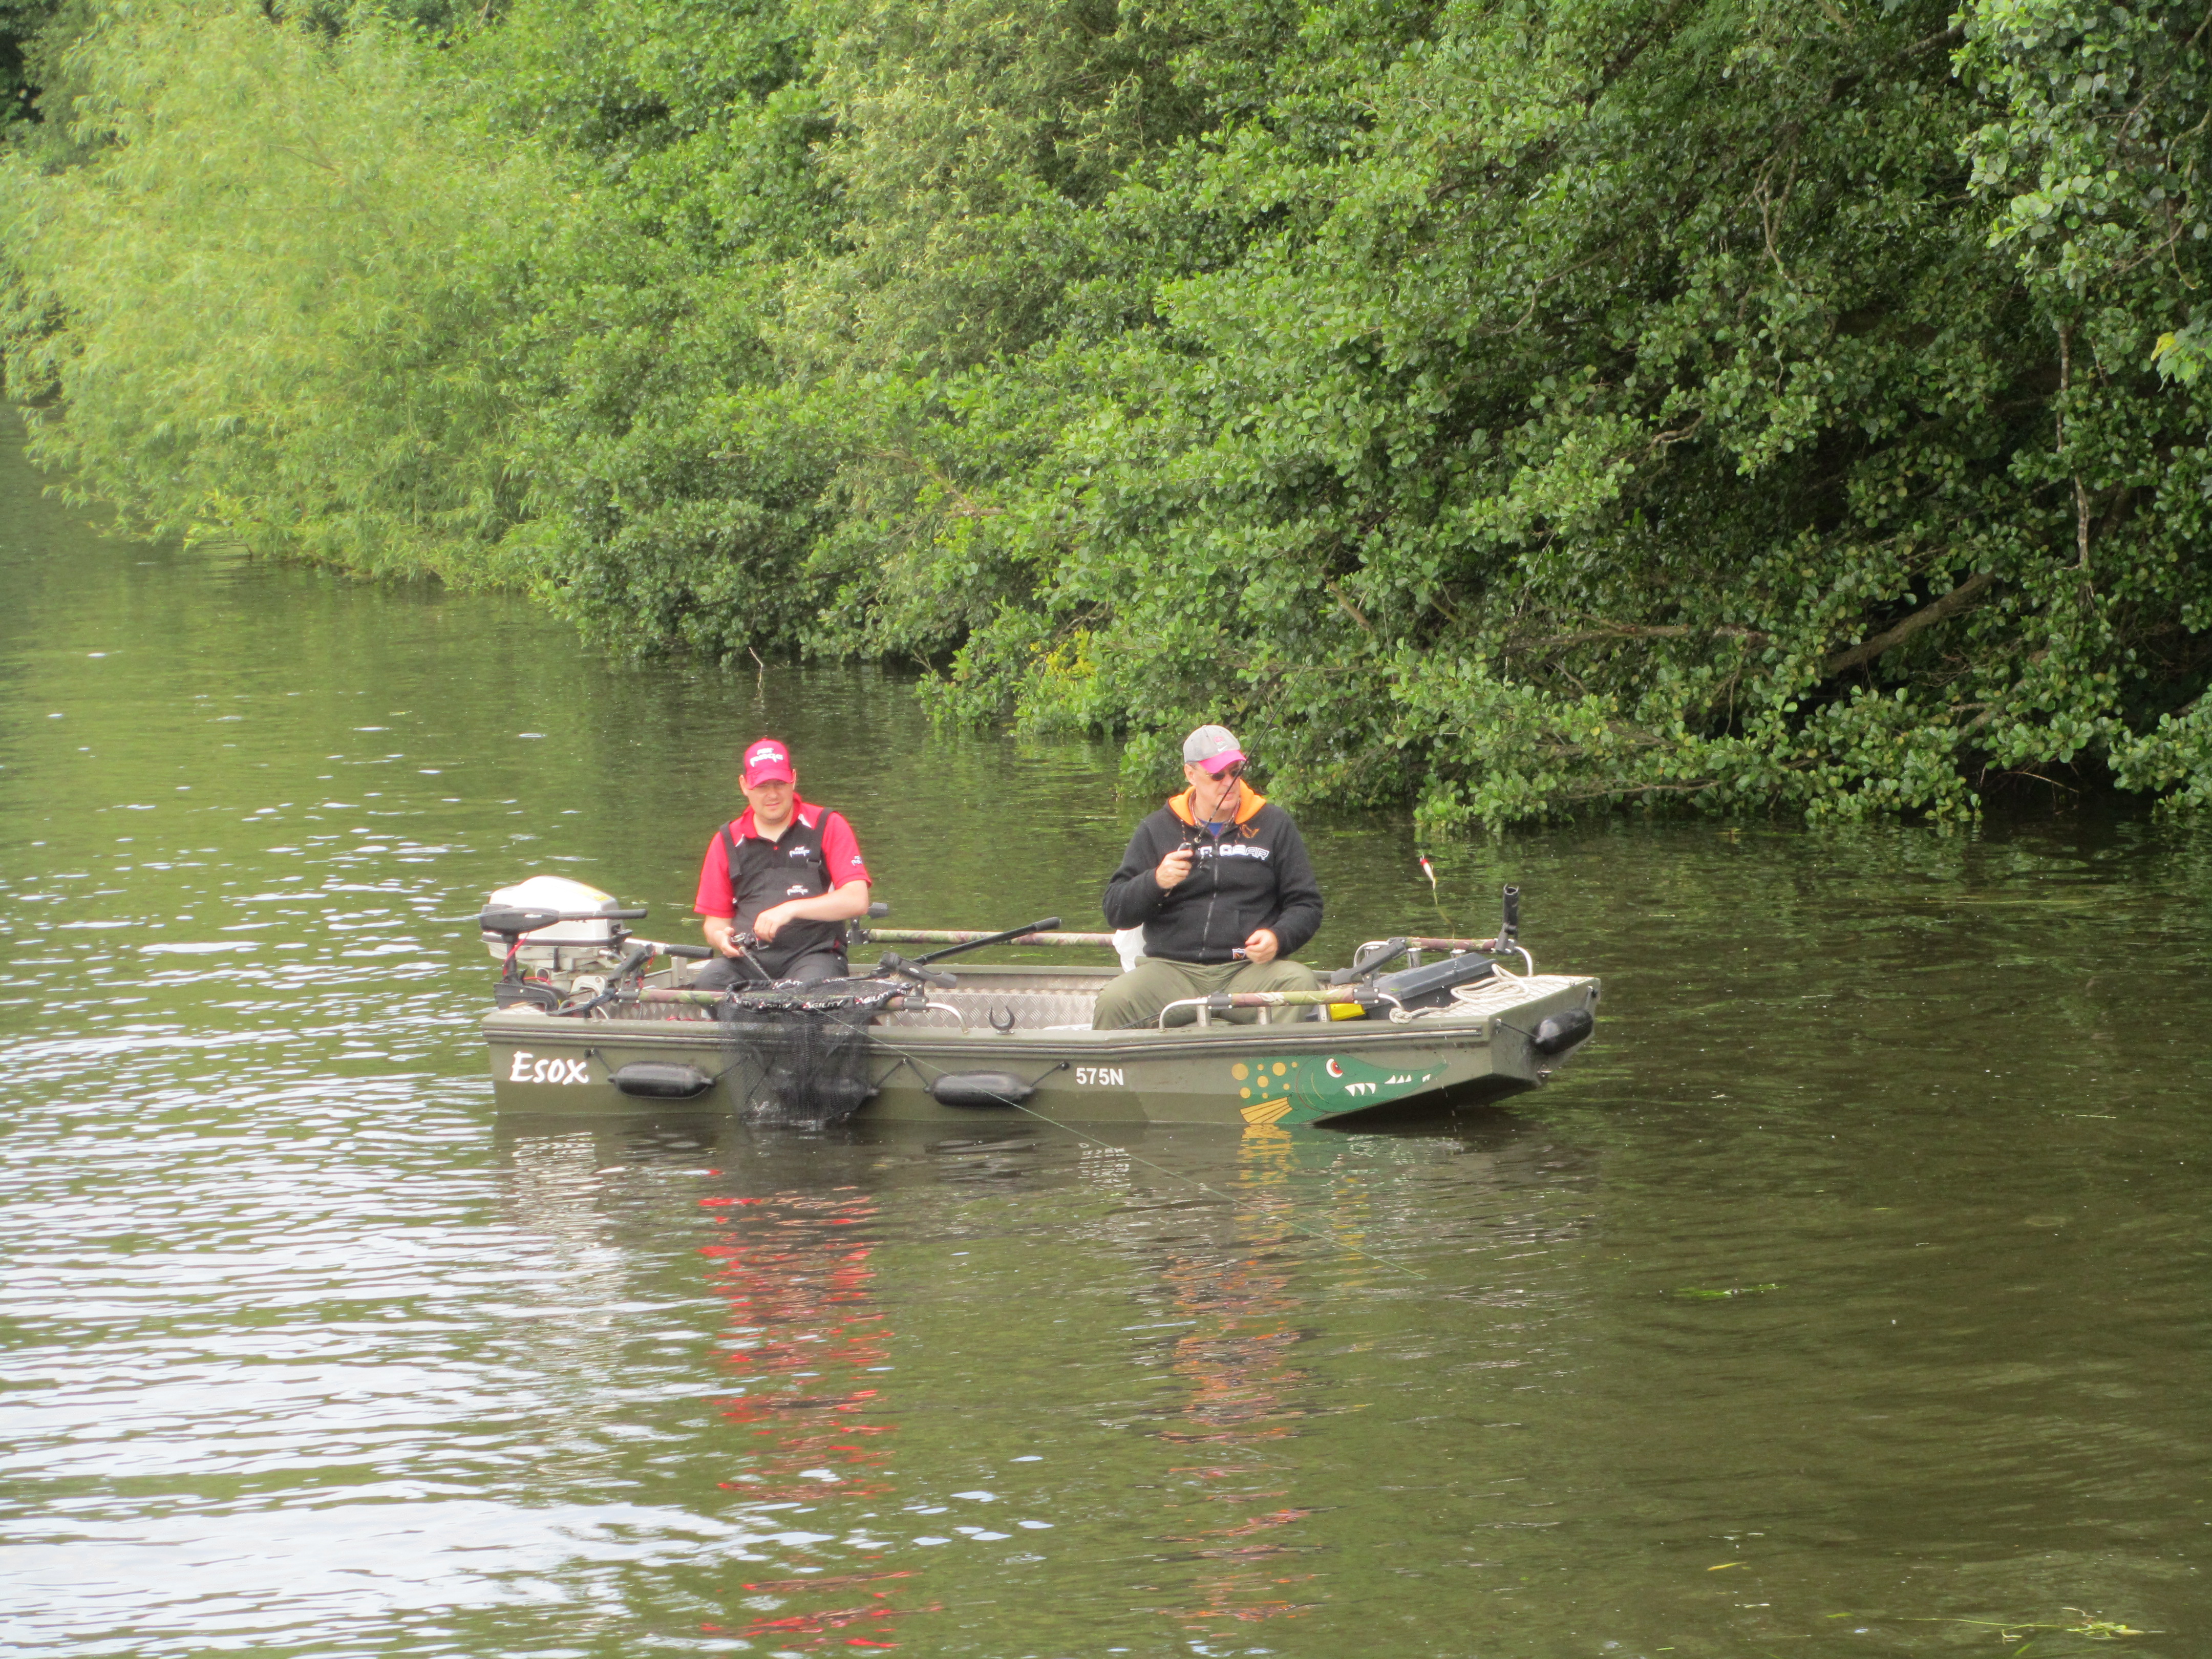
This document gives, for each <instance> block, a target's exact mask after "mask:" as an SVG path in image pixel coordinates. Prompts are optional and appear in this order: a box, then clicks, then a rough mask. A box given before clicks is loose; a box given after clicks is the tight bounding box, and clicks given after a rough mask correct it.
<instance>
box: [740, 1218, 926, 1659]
mask: <svg viewBox="0 0 2212 1659" xmlns="http://www.w3.org/2000/svg"><path fill="white" fill-rule="evenodd" d="M699 1202H700V1205H701V1206H702V1208H704V1209H706V1210H707V1211H708V1212H709V1213H710V1215H711V1217H712V1218H713V1221H714V1225H715V1230H716V1233H717V1238H716V1242H714V1243H711V1244H707V1245H703V1246H702V1247H701V1249H700V1254H701V1255H702V1256H704V1257H706V1258H707V1259H708V1261H710V1262H712V1263H713V1264H714V1265H713V1267H712V1269H711V1271H710V1273H709V1276H708V1278H709V1283H710V1285H711V1286H712V1288H713V1290H714V1293H715V1294H716V1295H717V1296H719V1297H721V1299H722V1300H723V1301H724V1302H725V1303H726V1304H728V1307H729V1310H730V1323H729V1325H728V1327H727V1328H726V1332H725V1346H724V1347H723V1349H722V1352H720V1355H719V1356H718V1359H719V1363H720V1364H721V1365H722V1366H723V1367H724V1368H725V1369H726V1370H728V1371H730V1372H731V1373H732V1374H733V1375H734V1376H736V1377H738V1379H739V1380H740V1383H741V1387H740V1388H739V1390H738V1392H737V1393H734V1394H732V1395H728V1396H727V1397H726V1398H723V1399H720V1400H718V1401H715V1402H714V1405H715V1407H716V1408H717V1409H718V1410H719V1411H720V1413H721V1415H722V1417H723V1419H725V1420H726V1421H727V1422H728V1423H730V1424H732V1425H735V1426H737V1427H738V1428H740V1429H742V1430H744V1431H745V1433H746V1435H747V1437H748V1440H747V1444H746V1447H745V1455H744V1458H743V1460H742V1461H743V1463H744V1468H742V1469H741V1470H738V1471H737V1472H735V1473H734V1474H732V1478H731V1479H729V1480H724V1481H722V1482H720V1486H721V1487H722V1490H724V1491H725V1492H728V1493H730V1494H731V1496H732V1498H733V1499H735V1500H736V1501H737V1502H738V1504H739V1505H740V1507H741V1508H742V1509H743V1510H746V1511H748V1512H750V1513H751V1514H752V1515H753V1516H755V1517H756V1518H757V1520H759V1521H762V1522H775V1521H777V1520H779V1519H780V1518H781V1516H792V1515H801V1516H803V1515H805V1514H806V1513H808V1512H809V1511H810V1510H812V1509H813V1508H815V1507H816V1506H817V1505H819V1504H823V1503H825V1502H829V1503H836V1504H843V1505H852V1504H860V1503H864V1502H866V1501H869V1500H871V1499H874V1498H882V1497H884V1496H886V1495H887V1494H889V1493H890V1492H891V1491H892V1490H893V1483H892V1481H891V1480H890V1465H891V1442H890V1436H891V1435H892V1434H893V1432H894V1430H895V1425H892V1424H890V1423H889V1422H886V1421H884V1420H883V1417H884V1400H883V1398H882V1387H881V1379H882V1377H883V1376H884V1372H885V1371H886V1370H888V1368H889V1365H890V1334H891V1333H890V1328H889V1325H888V1322H887V1316H886V1315H885V1314H884V1310H882V1309H881V1308H879V1307H878V1306H876V1305H875V1298H874V1294H873V1279H874V1277H875V1270H874V1267H873V1266H872V1261H871V1258H872V1255H874V1253H875V1250H876V1248H877V1242H876V1239H875V1237H874V1236H873V1234H872V1231H871V1230H872V1227H873V1225H875V1224H876V1223H878V1221H879V1219H880V1211H881V1205H880V1202H879V1200H878V1198H877V1196H876V1195H875V1194H871V1193H866V1192H863V1191H861V1190H860V1189H859V1188H854V1187H842V1188H832V1189H830V1190H829V1191H826V1192H824V1191H819V1190H816V1191H805V1190H799V1189H786V1190H781V1191H774V1192H767V1193H763V1194H757V1195H752V1196H726V1195H714V1196H709V1197H706V1198H702V1199H701V1200H699ZM861 1559H862V1560H863V1561H866V1560H868V1559H881V1557H880V1553H877V1554H875V1555H874V1556H873V1557H871V1556H870V1555H869V1554H868V1553H866V1552H865V1551H864V1552H862V1554H861ZM817 1565H818V1564H817V1563H815V1562H812V1561H799V1562H795V1563H793V1567H794V1568H795V1569H797V1571H794V1572H793V1574H792V1575H791V1576H789V1577H772V1578H770V1577H764V1578H761V1579H756V1580H753V1581H750V1582H748V1583H744V1585H743V1586H742V1589H743V1590H744V1601H743V1605H744V1606H745V1607H749V1608H750V1609H751V1610H752V1612H753V1613H754V1615H755V1616H754V1617H753V1618H752V1619H751V1620H750V1622H748V1623H745V1624H743V1625H728V1626H717V1625H711V1624H710V1625H703V1626H702V1630H703V1631H705V1632H708V1633H709V1634H727V1635H730V1636H734V1637H736V1638H739V1639H740V1640H743V1641H747V1642H756V1643H768V1644H770V1645H772V1646H775V1647H777V1648H780V1649H786V1650H797V1651H800V1652H806V1651H811V1650H814V1649H817V1648H823V1647H828V1646H832V1645H834V1646H836V1647H838V1648H841V1649H855V1648H857V1649H869V1648H890V1647H896V1646H897V1645H898V1644H897V1642H896V1640H895V1639H894V1638H893V1635H892V1632H893V1630H894V1628H895V1626H896V1624H897V1622H898V1620H899V1618H900V1616H901V1614H902V1613H903V1612H905V1611H907V1608H906V1607H904V1606H903V1605H902V1603H901V1601H900V1600H899V1599H898V1598H899V1594H900V1591H901V1589H902V1583H901V1581H902V1580H906V1579H909V1578H911V1577H913V1576H914V1575H913V1573H912V1571H909V1570H904V1569H893V1568H889V1567H886V1568H884V1569H883V1570H881V1571H867V1570H863V1571H859V1572H847V1573H842V1574H836V1575H834V1576H817Z"/></svg>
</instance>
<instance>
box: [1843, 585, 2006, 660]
mask: <svg viewBox="0 0 2212 1659" xmlns="http://www.w3.org/2000/svg"><path fill="white" fill-rule="evenodd" d="M1995 580H1996V577H1994V576H1992V575H1990V573H1989V572H1988V571H1986V570H1977V571H1976V572H1975V573H1974V574H1972V575H1971V576H1969V577H1967V578H1966V580H1964V581H1962V582H1960V584H1959V585H1958V586H1956V587H1954V588H1953V589H1952V590H1951V591H1950V592H1948V593H1946V594H1945V595H1944V596H1943V597H1942V599H1936V600H1934V601H1932V602H1930V603H1929V604H1927V605H1922V606H1921V607H1920V609H1919V610H1917V611H1914V612H1913V613H1912V614H1911V616H1909V617H1905V620H1904V621H1902V622H1900V623H1897V624H1896V626H1894V627H1893V628H1888V629H1883V631H1882V632H1881V633H1879V634H1877V635H1875V636H1874V637H1873V638H1872V639H1870V640H1868V641H1864V642H1863V643H1862V644H1858V645H1855V646H1853V647H1851V648H1850V650H1848V651H1838V653H1836V654H1835V655H1834V656H1832V657H1830V658H1829V659H1827V660H1826V662H1824V663H1822V664H1821V665H1820V673H1821V675H1822V677H1823V678H1828V679H1833V678H1835V677H1836V676H1837V675H1838V674H1848V673H1850V671H1851V670H1853V669H1854V668H1863V667H1865V666H1866V665H1868V664H1869V663H1870V662H1872V661H1873V660H1874V659H1875V658H1876V657H1879V656H1880V655H1881V653H1883V652H1885V651H1889V650H1893V649H1894V648H1895V647H1898V646H1900V645H1903V644H1904V643H1905V641H1907V640H1909V639H1911V637H1912V636H1913V635H1915V634H1918V633H1922V632H1923V631H1925V630H1926V629H1930V628H1933V627H1935V626H1936V623H1939V622H1942V621H1944V620H1946V619H1947V618H1948V617H1955V616H1957V615H1958V614H1959V613H1960V611H1964V610H1965V609H1966V607H1967V606H1968V605H1972V603H1973V602H1974V601H1975V600H1976V599H1979V598H1981V596H1982V594H1983V592H1984V590H1986V589H1987V588H1988V586H1990V583H1991V582H1993V581H1995Z"/></svg>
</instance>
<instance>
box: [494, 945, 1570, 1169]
mask: <svg viewBox="0 0 2212 1659" xmlns="http://www.w3.org/2000/svg"><path fill="white" fill-rule="evenodd" d="M1108 977H1110V976H1109V975H1106V974H1103V973H1098V974H1085V973H1082V972H1080V971H1078V972H1073V973H1071V972H1070V971H1069V970H1067V969H1029V968H1020V967H996V966H994V967H987V968H982V967H979V968H975V969H969V970H967V971H965V972H963V974H962V975H961V981H962V988H961V990H960V991H959V992H958V993H957V994H952V996H951V998H950V999H948V1000H944V1001H941V1002H940V1003H939V1006H936V1007H935V1008H933V1010H931V1011H929V1012H926V1013H922V1014H919V1015H916V1014H900V1015H895V1016H891V1017H890V1018H887V1019H884V1020H881V1021H879V1022H878V1024H874V1025H872V1026H871V1028H870V1030H869V1032H868V1045H869V1054H868V1064H867V1081H868V1084H869V1085H870V1086H871V1089H872V1093H871V1094H870V1096H869V1098H868V1099H867V1101H866V1104H865V1105H863V1106H862V1107H861V1109H860V1117H861V1118H862V1119H863V1120H866V1121H879V1122H927V1123H967V1124H975V1123H977V1122H979V1121H980V1122H988V1121H992V1120H994V1119H1003V1118H1006V1117H1008V1116H1014V1117H1018V1116H1021V1115H1024V1113H1029V1114H1034V1115H1036V1116H1037V1117H1040V1118H1043V1119H1045V1120H1047V1121H1054V1122H1065V1123H1091V1124H1152V1123H1158V1124H1217V1125H1222V1126H1225V1127H1242V1128H1262V1129H1264V1128H1267V1127H1277V1126H1280V1127H1292V1126H1296V1125H1299V1124H1306V1123H1321V1124H1329V1125H1334V1126H1340V1127H1355V1126H1356V1125H1357V1124H1358V1121H1360V1120H1362V1119H1376V1120H1380V1119H1383V1118H1389V1119H1392V1120H1399V1119H1403V1118H1406V1117H1407V1116H1419V1115H1425V1114H1429V1113H1444V1112H1449V1111H1453V1110H1457V1109H1465V1108H1468V1107H1473V1106H1480V1105H1486V1104H1488V1103H1491V1102H1493V1101H1497V1100H1501V1099H1504V1098H1505V1097H1509V1096H1512V1095H1516V1094H1520V1093H1522V1092H1523V1091H1528V1090H1530V1089H1534V1088H1537V1087H1540V1086H1541V1085H1542V1084H1543V1083H1544V1082H1545V1081H1546V1080H1547V1079H1548V1078H1549V1077H1550V1076H1551V1075H1552V1073H1553V1072H1554V1071H1555V1070H1556V1069H1557V1068H1558V1067H1559V1066H1560V1065H1561V1064H1562V1063H1563V1062H1564V1061H1565V1060H1566V1059H1567V1058H1568V1057H1569V1056H1570V1055H1571V1054H1572V1053H1573V1052H1574V1051H1575V1049H1576V1048H1578V1047H1579V1046H1580V1044H1579V1043H1575V1044H1571V1045H1569V1046H1566V1047H1564V1048H1560V1049H1559V1051H1558V1052H1556V1053H1548V1054H1547V1053H1544V1052H1542V1051H1541V1048H1540V1047H1539V1044H1538V1040H1537V1035H1536V1034H1537V1032H1538V1030H1539V1028H1540V1027H1541V1025H1542V1024H1543V1022H1544V1021H1545V1020H1546V1019H1547V1018H1550V1017H1552V1016H1554V1015H1559V1016H1567V1015H1570V1014H1571V1013H1572V1012H1574V1011H1586V1012H1591V1013H1593V1014H1594V1012H1595V1007H1596V1003H1597V1000H1598V994H1599V987H1598V982H1597V981H1595V980H1593V979H1585V978H1575V977H1568V976H1565V975H1539V976H1534V977H1532V978H1530V979H1528V980H1527V981H1501V982H1500V983H1499V984H1498V986H1497V987H1495V988H1494V989H1492V991H1490V992H1488V993H1487V994H1484V995H1481V996H1478V997H1476V998H1474V1000H1469V1001H1467V1002H1463V1003H1461V1004H1458V1005H1455V1006H1453V1007H1452V1008H1450V1009H1449V1010H1442V1011H1437V1012H1435V1013H1432V1014H1425V1015H1423V1016H1422V1017H1420V1018H1413V1019H1410V1020H1407V1021H1406V1022H1404V1023H1402V1024H1399V1023H1393V1022H1391V1021H1389V1020H1387V1019H1383V1018H1370V1019H1360V1020H1345V1021H1331V1020H1299V1021H1291V1020H1288V1019H1287V1018H1286V1019H1285V1020H1284V1022H1283V1023H1279V1024H1249V1025H1237V1024H1228V1023H1226V1022H1216V1023H1214V1024H1210V1025H1207V1026H1204V1027H1195V1026H1192V1027H1184V1028H1182V1029H1180V1030H1170V1031H1159V1030H1121V1031H1094V1030H1089V1029H1087V1028H1083V1027H1079V1026H1077V1025H1075V1024H1073V1023H1071V1022H1066V1021H1062V1022H1061V1023H1059V1024H1037V1023H1033V1021H1034V1018H1035V1014H1036V1010H1037V1009H1040V1008H1042V1009H1043V1010H1045V1011H1046V1012H1049V1013H1058V1014H1066V1013H1069V1012H1074V1011H1075V1010H1076V1009H1077V1008H1078V1007H1079V1006H1087V1000H1088V998H1089V997H1090V996H1091V995H1092V994H1095V992H1096V988H1097V985H1101V984H1103V983H1104V981H1105V980H1106V979H1107V978H1108ZM1279 1012H1281V1013H1283V1014H1284V1015H1286V1016H1287V1015H1288V1014H1289V1013H1290V1012H1292V1011H1290V1010H1282V1011H1279ZM994 1013H995V1014H997V1015H999V1016H1000V1019H1001V1022H1002V1023H1003V1022H1004V1021H1005V1020H1006V1018H1009V1017H1013V1018H1016V1021H1017V1023H1015V1024H1014V1025H1013V1029H1012V1030H998V1029H995V1028H994V1025H993V1024H992V1023H991V1017H992V1015H993V1014H994ZM1023 1015H1028V1016H1030V1018H1021V1016H1023ZM483 1035H484V1040H485V1042H486V1044H487V1046H488V1047H489V1051H490V1056H489V1057H490V1060H491V1072H492V1084H493V1094H494V1097H495V1102H496V1103H497V1105H498V1107H499V1109H501V1111H506V1112H517V1113H532V1114H550V1115H583V1116H598V1115H636V1114H639V1113H641V1112H651V1113H654V1114H656V1115H665V1114H667V1113H669V1112H671V1111H678V1112H683V1111H692V1112H699V1113H707V1114H714V1113H738V1112H742V1111H743V1110H744V1109H745V1107H746V1106H747V1104H748V1103H747V1102H746V1101H745V1100H744V1099H743V1098H738V1097H736V1095H737V1092H738V1088H739V1086H740V1085H738V1083H737V1081H736V1079H737V1078H738V1077H739V1076H741V1075H743V1074H744V1072H745V1069H746V1068H744V1067H743V1066H733V1065H732V1060H731V1057H730V1053H729V1050H728V1049H727V1048H726V1046H725V1042H724V1031H723V1028H721V1027H720V1026H718V1025H717V1024H714V1022H713V1021H712V1020H709V1019H706V1018H700V1017H698V1015H697V1011H686V1017H675V1016H672V1015H663V1016H661V1017H658V1018H635V1017H634V1018H606V1019H599V1018H584V1019H569V1018H555V1017H552V1016H550V1015H547V1014H544V1013H540V1012H535V1011H532V1010H526V1009H520V1008H516V1009H505V1010H500V1011H497V1012H493V1013H490V1014H488V1015H486V1016H485V1018H484V1021H483ZM637 1065H652V1066H666V1067H674V1068H686V1067H688V1068H691V1069H693V1070H695V1071H696V1073H698V1074H699V1076H700V1077H702V1078H705V1079H714V1082H713V1083H712V1085H711V1086H710V1087H708V1088H707V1089H706V1090H705V1091H702V1092H701V1093H699V1094H697V1095H696V1096H693V1097H690V1099H686V1100H673V1099H670V1098H667V1097H658V1098H648V1097H638V1096H637V1095H635V1094H631V1093H625V1092H624V1091H623V1090H622V1089H620V1088H617V1086H616V1084H615V1081H614V1078H615V1074H616V1073H618V1072H622V1071H623V1070H624V1068H626V1067H629V1066H637ZM979 1073H994V1074H1000V1075H1003V1076H1006V1077H1010V1078H1012V1079H1017V1080H1018V1082H1019V1083H1021V1084H1023V1085H1027V1087H1028V1088H1029V1090H1030V1092H1029V1094H1028V1096H1027V1097H1026V1099H1025V1100H1024V1101H1023V1102H1022V1103H1021V1104H1020V1105H1019V1106H1010V1105H1000V1104H964V1105H963V1104H947V1103H945V1102H944V1101H942V1100H940V1099H939V1093H945V1094H950V1095H958V1094H961V1093H963V1092H965V1093H968V1094H969V1095H971V1096H972V1095H973V1094H975V1092H977V1091H975V1090H972V1089H970V1090H967V1091H963V1090H961V1089H959V1088H957V1087H947V1086H945V1085H940V1084H939V1079H945V1078H946V1077H952V1078H956V1079H957V1078H967V1077H972V1076H974V1075H975V1074H979ZM630 1081H631V1082H632V1084H633V1086H635V1074H632V1077H631V1079H630ZM932 1085H939V1088H938V1090H937V1091H935V1092H933V1087H932Z"/></svg>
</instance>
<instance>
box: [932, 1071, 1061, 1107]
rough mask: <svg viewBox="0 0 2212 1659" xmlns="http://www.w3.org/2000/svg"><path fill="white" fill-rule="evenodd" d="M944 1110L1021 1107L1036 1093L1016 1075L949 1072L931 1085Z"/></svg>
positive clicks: (1033, 1087)
mask: <svg viewBox="0 0 2212 1659" xmlns="http://www.w3.org/2000/svg"><path fill="white" fill-rule="evenodd" d="M929 1092H930V1095H931V1097H933V1098H934V1099H935V1100H936V1102H937V1103H938V1104H939V1105H940V1106H1019V1105H1021V1104H1022V1103H1024V1102H1025V1101H1026V1100H1028V1099H1029V1097H1030V1096H1031V1095H1033V1094H1035V1093H1036V1084H1034V1083H1024V1082H1023V1081H1022V1079H1019V1078H1018V1077H1016V1076H1015V1075H1014V1074H1013V1073H1012V1072H947V1073H945V1075H944V1076H943V1077H940V1078H939V1079H937V1081H936V1082H934V1083H933V1084H931V1085H929Z"/></svg>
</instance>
